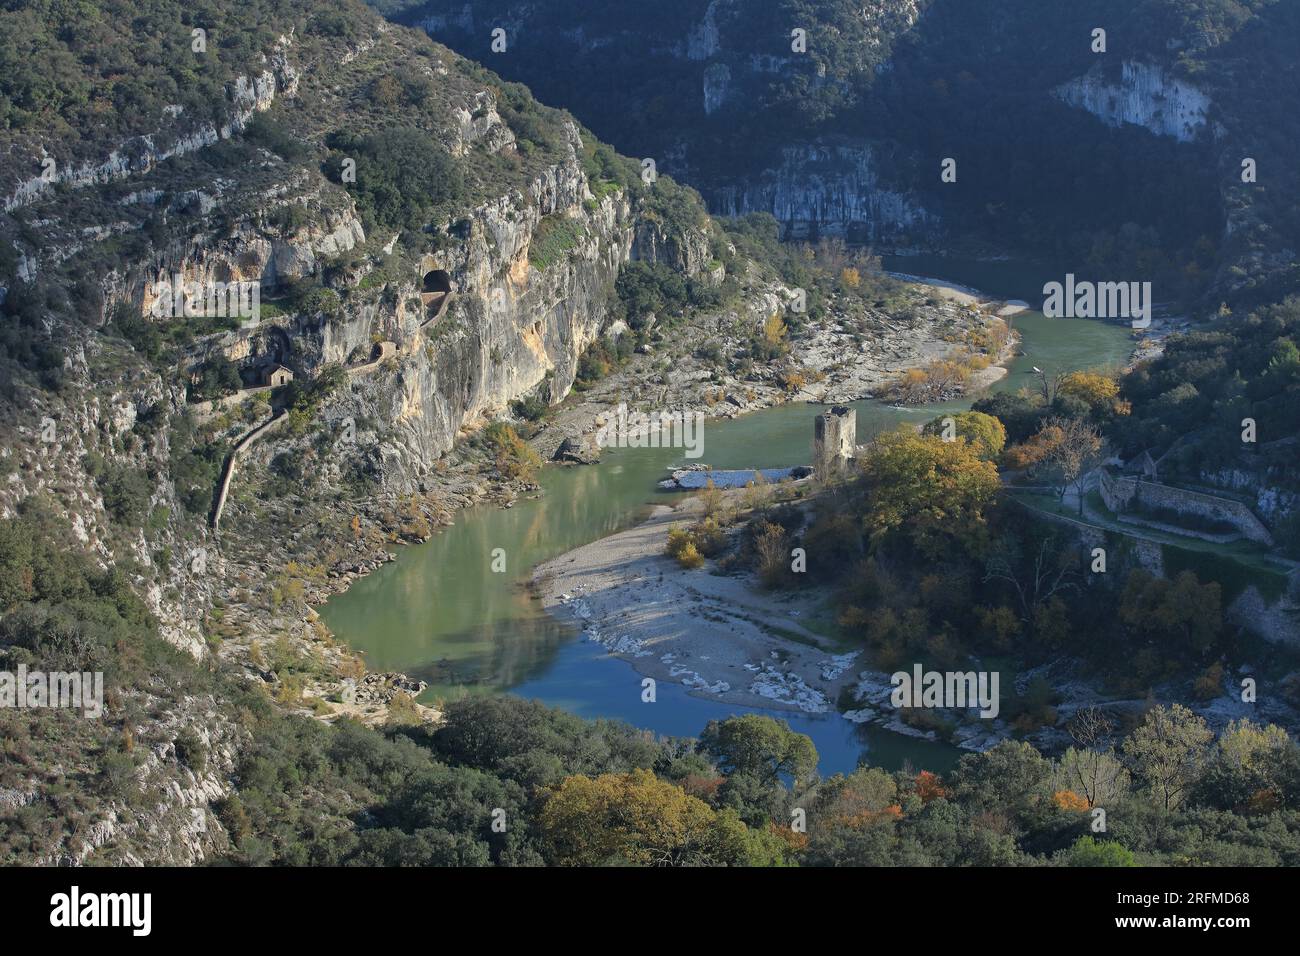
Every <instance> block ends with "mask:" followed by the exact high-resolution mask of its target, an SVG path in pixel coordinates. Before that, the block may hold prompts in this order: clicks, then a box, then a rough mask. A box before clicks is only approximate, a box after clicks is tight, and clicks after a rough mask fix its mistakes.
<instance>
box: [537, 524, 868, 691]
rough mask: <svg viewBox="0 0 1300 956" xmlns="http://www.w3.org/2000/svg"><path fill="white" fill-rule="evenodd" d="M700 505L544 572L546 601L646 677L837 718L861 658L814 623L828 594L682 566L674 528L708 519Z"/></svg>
mask: <svg viewBox="0 0 1300 956" xmlns="http://www.w3.org/2000/svg"><path fill="white" fill-rule="evenodd" d="M698 509H699V502H698V501H697V500H696V499H690V500H688V501H685V502H683V503H682V504H681V505H680V506H679V509H678V510H674V509H672V508H669V507H667V506H665V505H661V506H659V507H658V508H656V509H655V512H654V513H653V514H652V515H651V517H650V518H649V519H648V520H647V521H646V522H645V523H643V524H641V525H638V526H637V527H635V528H630V529H628V530H627V531H622V532H619V533H618V534H614V535H611V536H610V537H607V538H602V539H601V540H599V541H594V542H592V543H591V544H588V545H584V546H583V547H580V548H577V549H576V550H574V551H570V552H569V553H567V554H564V555H561V556H560V557H558V558H554V559H552V560H551V561H547V562H546V563H544V564H542V565H540V566H539V567H538V568H537V569H536V571H535V572H534V578H533V580H534V584H535V587H536V589H537V593H538V596H539V597H540V599H541V601H542V604H543V606H544V607H545V608H546V610H547V611H549V612H550V613H552V614H554V615H556V616H557V617H559V618H560V619H562V620H568V621H572V622H574V623H576V624H578V625H579V626H580V627H581V628H582V629H583V636H584V638H585V639H587V640H594V641H598V642H599V643H600V644H602V645H603V646H604V647H606V648H607V649H608V650H609V652H610V653H611V654H613V655H615V656H617V657H621V658H623V659H624V660H626V661H628V662H629V663H631V664H632V666H633V667H634V668H635V669H636V670H637V672H638V673H640V674H642V675H643V676H646V677H653V678H654V679H655V680H662V681H672V682H675V683H680V684H684V685H686V686H687V688H689V691H690V693H692V694H695V695H696V696H700V697H709V698H713V699H715V700H721V701H726V702H729V703H735V704H739V705H743V706H749V707H768V708H773V709H778V710H779V709H792V710H802V711H805V712H807V713H828V714H829V713H833V712H834V711H835V701H836V699H837V697H838V694H839V691H840V688H841V687H842V686H844V685H845V684H848V683H851V682H852V681H853V680H854V678H855V669H854V664H855V663H860V662H859V661H857V658H858V655H857V653H856V652H854V653H849V654H843V655H837V654H836V652H835V650H834V648H833V647H832V646H831V642H830V641H829V640H828V639H827V638H825V637H823V636H822V635H820V634H817V633H816V632H815V631H813V630H810V629H809V628H808V627H807V626H806V623H805V622H807V621H808V620H809V619H810V618H811V617H812V616H813V615H814V614H815V613H816V611H817V610H818V603H817V602H818V601H819V600H822V599H824V595H823V596H821V597H816V596H809V595H806V594H800V593H797V592H796V593H795V594H793V595H791V594H788V593H780V594H774V593H768V592H764V591H762V590H759V589H758V588H757V587H756V586H755V585H754V584H753V582H751V581H749V580H747V577H744V578H742V577H730V576H722V575H718V574H713V573H711V572H710V570H709V567H708V566H706V567H705V568H703V569H700V570H696V571H688V570H685V569H683V568H681V567H679V566H678V565H677V563H676V562H675V561H674V560H672V559H671V558H669V557H667V556H666V555H665V554H664V545H665V542H666V540H667V535H668V529H669V528H671V527H672V526H673V525H674V524H682V525H686V524H689V523H691V522H693V521H695V520H697V519H698V517H699V512H698Z"/></svg>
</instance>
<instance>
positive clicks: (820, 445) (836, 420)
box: [813, 405, 858, 478]
mask: <svg viewBox="0 0 1300 956" xmlns="http://www.w3.org/2000/svg"><path fill="white" fill-rule="evenodd" d="M857 433H858V413H857V412H856V411H854V410H853V409H852V408H849V407H847V406H845V405H836V406H834V407H833V408H831V410H830V411H827V412H822V413H821V414H820V415H818V416H817V421H816V424H815V426H814V428H813V469H814V471H815V473H816V475H817V477H818V478H830V477H832V476H834V475H837V474H841V473H843V472H844V471H845V470H846V469H847V468H848V466H849V463H850V462H852V461H853V457H854V454H855V450H856V449H855V445H856V442H857Z"/></svg>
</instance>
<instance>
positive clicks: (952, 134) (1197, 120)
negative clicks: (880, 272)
mask: <svg viewBox="0 0 1300 956" xmlns="http://www.w3.org/2000/svg"><path fill="white" fill-rule="evenodd" d="M381 9H384V10H385V11H386V12H387V13H389V15H391V16H394V17H395V18H397V19H400V20H401V21H402V22H408V23H415V24H419V25H422V26H424V27H425V28H426V29H427V30H428V31H429V32H430V33H431V34H432V35H434V36H436V37H438V38H440V39H442V40H444V41H445V42H448V43H451V44H453V45H454V46H456V47H457V48H458V49H461V50H462V51H464V52H466V53H467V54H469V55H471V56H475V57H477V58H481V59H483V60H484V61H485V62H489V63H491V64H492V65H493V66H494V67H495V68H496V69H498V70H500V71H501V72H502V73H503V74H504V75H506V76H509V77H512V78H514V79H518V80H521V81H523V82H526V83H529V84H530V85H532V86H533V87H534V88H536V89H537V90H539V92H540V93H541V95H543V96H544V97H545V98H546V99H547V100H548V101H550V102H554V103H559V104H563V105H565V106H567V107H569V108H571V109H573V110H574V112H575V113H576V114H577V115H578V117H579V118H580V119H582V120H583V122H585V123H587V124H588V125H589V126H591V127H592V128H593V129H594V130H595V131H596V132H598V133H599V134H600V135H602V136H604V137H605V138H607V139H609V140H610V141H611V142H613V143H614V144H615V145H616V146H617V147H618V148H620V149H623V150H625V151H629V152H632V153H634V154H639V155H643V156H652V157H655V158H656V159H657V160H658V162H659V163H660V165H661V167H662V168H664V169H667V170H668V171H670V172H676V173H680V175H681V176H682V177H683V178H685V179H686V180H687V181H688V182H690V183H692V185H695V186H697V187H698V188H699V189H700V190H701V191H702V192H703V193H704V195H705V196H706V198H707V199H708V201H709V203H710V206H711V208H712V209H713V210H714V211H715V212H725V213H736V212H746V211H750V210H754V209H759V210H764V211H768V212H772V213H773V214H774V215H776V216H777V218H778V219H781V220H782V221H783V222H784V223H785V225H786V228H787V230H788V231H789V232H790V233H792V234H794V235H809V234H811V235H816V234H818V233H821V234H826V233H832V234H847V235H848V236H849V237H851V238H858V239H864V240H883V241H887V242H897V243H903V244H906V243H909V242H917V241H920V242H938V243H941V244H944V245H947V246H951V245H952V244H953V243H965V244H968V245H971V244H973V245H974V246H975V247H976V248H980V247H985V248H988V247H992V248H1003V249H1006V248H1011V249H1015V250H1017V251H1019V252H1022V253H1024V252H1032V253H1034V254H1036V255H1038V256H1039V257H1043V258H1051V259H1055V260H1059V262H1060V263H1061V264H1062V265H1063V266H1068V267H1070V268H1072V269H1074V270H1075V271H1076V272H1078V273H1084V272H1090V271H1098V270H1100V271H1102V272H1105V273H1106V274H1108V275H1113V274H1116V273H1123V274H1125V275H1128V274H1134V275H1140V276H1141V277H1142V278H1147V279H1152V280H1153V281H1156V282H1157V283H1158V284H1159V287H1160V289H1161V290H1162V291H1161V292H1160V293H1159V297H1160V298H1161V299H1162V300H1173V299H1177V298H1184V299H1186V298H1195V297H1198V296H1200V295H1201V294H1203V293H1205V292H1206V290H1207V288H1208V287H1209V286H1210V285H1211V284H1213V285H1215V286H1216V287H1218V288H1219V289H1220V290H1233V291H1234V292H1236V293H1237V294H1248V295H1254V294H1255V291H1256V290H1257V289H1258V287H1260V286H1264V287H1266V288H1267V289H1268V290H1270V292H1271V293H1275V292H1276V291H1277V290H1279V289H1281V288H1284V287H1285V286H1286V284H1287V282H1289V281H1290V280H1284V281H1281V282H1279V281H1277V279H1276V276H1277V274H1278V273H1279V272H1280V271H1285V270H1286V269H1287V265H1288V263H1287V261H1286V260H1287V256H1286V254H1285V250H1286V249H1288V248H1294V247H1295V244H1296V243H1297V242H1298V241H1300V209H1298V208H1297V206H1296V202H1295V199H1294V198H1293V197H1294V196H1295V195H1296V189H1295V186H1296V181H1297V180H1296V178H1295V177H1296V173H1295V171H1294V164H1293V163H1290V162H1289V161H1288V159H1287V157H1288V156H1289V155H1290V146H1289V144H1291V143H1293V142H1294V141H1295V139H1296V136H1297V129H1296V125H1295V124H1296V120H1295V117H1296V115H1297V109H1298V108H1300V78H1298V77H1297V73H1296V69H1295V67H1294V64H1293V63H1292V62H1291V57H1290V54H1289V53H1288V51H1289V50H1293V49H1294V48H1295V46H1296V44H1297V43H1300V14H1297V12H1296V10H1295V9H1294V7H1293V6H1292V5H1289V4H1285V3H1275V2H1273V0H1256V2H1250V3H1240V2H1234V0H1147V2H1143V3H1138V4H1134V3H1132V2H1128V0H1105V2H1102V3H1099V4H1089V5H1080V4H1075V3H1067V2H1063V0H1058V2H1051V3H1047V4H1044V3H1041V2H1030V0H986V2H978V3H967V2H959V0H932V2H930V3H917V2H913V0H882V2H877V3H871V4H867V5H854V4H840V3H831V4H816V5H807V4H800V3H795V2H784V3H779V4H776V5H770V4H758V3H749V2H745V0H715V2H712V3H704V2H702V0H681V2H673V3H668V4H662V5H657V6H656V7H655V11H654V14H653V15H651V14H650V13H649V12H647V11H645V10H642V9H641V8H639V7H638V6H637V5H636V4H630V3H615V4H612V5H609V6H607V7H606V8H605V10H604V12H603V13H601V14H599V15H592V14H589V13H588V12H587V11H585V10H583V9H581V7H580V5H578V6H575V5H573V4H569V3H565V2H544V3H540V4H537V3H532V4H528V5H516V6H507V7H506V8H504V9H502V8H501V7H500V5H493V4H487V3H483V2H475V3H460V2H454V0H453V2H442V0H433V2H427V3H423V4H409V3H408V4H392V3H389V4H385V5H381ZM498 27H499V28H501V29H504V30H505V31H506V36H507V40H508V45H507V49H506V50H505V51H504V52H493V51H492V49H491V46H490V44H491V41H492V31H493V29H495V28H498ZM1096 27H1104V28H1105V29H1106V31H1107V49H1106V52H1105V53H1104V54H1097V53H1094V52H1093V51H1092V49H1091V44H1092V38H1091V37H1092V30H1093V29H1094V28H1096ZM795 28H801V29H804V30H806V35H807V45H808V52H807V53H806V54H799V53H795V52H792V50H791V39H790V34H791V30H792V29H795ZM557 59H560V60H562V61H563V62H564V63H565V65H566V68H565V69H563V70H558V69H554V68H553V64H554V63H555V61H556V60H557ZM615 77H616V78H617V80H618V82H617V83H610V82H608V80H609V78H615ZM1183 113H1186V114H1187V115H1185V116H1183V117H1182V119H1178V120H1175V118H1174V117H1175V116H1178V115H1181V114H1183ZM945 157H952V158H955V159H957V160H958V169H959V175H958V179H957V182H956V183H955V184H951V183H941V182H940V177H939V171H940V161H941V160H942V159H943V158H945ZM1243 157H1251V158H1254V159H1256V160H1257V163H1258V166H1259V169H1260V170H1261V171H1264V170H1266V171H1267V172H1266V173H1265V172H1261V173H1260V179H1259V182H1258V183H1256V184H1252V185H1245V184H1242V183H1241V181H1240V173H1241V168H1240V163H1241V160H1242V158H1243ZM1215 304H1216V305H1217V302H1216V303H1215Z"/></svg>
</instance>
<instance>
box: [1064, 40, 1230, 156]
mask: <svg viewBox="0 0 1300 956" xmlns="http://www.w3.org/2000/svg"><path fill="white" fill-rule="evenodd" d="M1052 92H1053V94H1054V95H1055V96H1056V97H1057V98H1058V99H1059V100H1061V102H1063V103H1065V104H1067V105H1069V106H1074V107H1077V108H1079V109H1083V110H1087V111H1088V112H1089V113H1091V114H1092V115H1093V116H1096V117H1097V118H1098V119H1099V120H1101V121H1102V122H1103V123H1105V124H1106V125H1108V126H1120V125H1122V124H1125V123H1128V124H1130V125H1133V126H1141V127H1143V128H1144V129H1147V130H1150V131H1151V132H1152V133H1155V134H1156V135H1157V136H1172V137H1173V138H1174V139H1176V140H1178V141H1179V142H1183V143H1187V142H1191V141H1192V140H1193V139H1195V138H1196V137H1197V136H1199V135H1201V134H1202V133H1203V132H1205V130H1206V123H1207V117H1208V115H1209V111H1210V97H1209V96H1208V95H1206V94H1205V93H1204V92H1202V91H1201V90H1199V89H1197V88H1196V87H1195V86H1193V85H1192V84H1191V83H1189V82H1187V81H1186V80H1179V79H1175V78H1174V77H1172V76H1170V75H1169V74H1168V73H1166V72H1165V71H1164V70H1163V69H1161V68H1160V67H1159V66H1157V65H1155V64H1153V63H1139V62H1136V61H1133V60H1125V61H1124V63H1123V64H1122V65H1121V67H1120V71H1119V76H1118V77H1114V76H1110V75H1108V71H1106V70H1103V69H1101V68H1097V69H1094V70H1090V71H1089V72H1088V73H1087V74H1086V75H1084V76H1081V77H1078V78H1077V79H1074V80H1071V81H1069V82H1068V83H1063V84H1061V85H1060V86H1058V87H1057V88H1056V89H1055V90H1053V91H1052Z"/></svg>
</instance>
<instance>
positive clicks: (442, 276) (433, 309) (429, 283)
mask: <svg viewBox="0 0 1300 956" xmlns="http://www.w3.org/2000/svg"><path fill="white" fill-rule="evenodd" d="M450 294H451V273H449V272H448V271H447V270H446V269H429V270H428V271H427V272H425V273H424V283H423V285H422V286H421V287H420V301H421V302H423V303H424V307H425V311H426V312H427V313H428V314H429V315H436V314H437V312H438V310H439V309H441V308H442V303H443V302H444V301H445V300H446V298H447V296H448V295H450Z"/></svg>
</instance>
